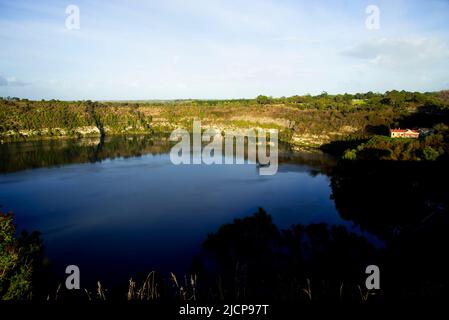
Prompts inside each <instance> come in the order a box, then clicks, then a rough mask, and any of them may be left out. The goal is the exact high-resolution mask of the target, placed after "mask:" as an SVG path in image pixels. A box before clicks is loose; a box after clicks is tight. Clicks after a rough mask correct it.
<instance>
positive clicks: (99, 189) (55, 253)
mask: <svg viewBox="0 0 449 320" xmlns="http://www.w3.org/2000/svg"><path fill="white" fill-rule="evenodd" d="M169 150H170V144H169V143H168V142H167V141H166V140H164V139H161V140H158V139H154V138H149V137H139V136H135V137H114V138H109V139H106V140H105V141H99V140H97V139H91V140H73V141H72V140H68V141H41V142H26V143H25V142H18V143H10V144H3V145H1V146H0V162H1V167H0V205H1V206H2V208H1V210H2V211H4V212H5V211H13V212H14V213H15V219H16V220H15V221H16V224H17V226H18V229H19V230H22V229H26V230H28V231H33V230H37V231H39V232H41V234H42V238H43V240H44V248H45V254H46V256H47V257H48V259H49V261H50V262H51V265H52V270H53V272H54V273H55V274H57V275H61V276H63V275H64V269H65V266H67V265H70V264H75V265H77V266H79V267H80V270H81V274H82V281H85V282H91V283H92V284H93V283H94V281H96V280H101V281H102V282H103V283H105V284H106V286H108V285H113V284H114V283H116V282H117V281H123V280H125V281H126V279H128V278H129V277H131V276H134V275H136V274H137V273H141V272H142V273H148V272H149V271H152V270H156V271H159V272H162V273H164V272H165V273H168V272H170V271H173V272H177V273H183V272H186V271H188V268H189V266H190V264H191V260H192V257H193V256H194V255H195V254H196V253H197V252H198V251H199V250H200V249H201V244H202V242H203V241H204V240H205V239H206V237H207V235H208V234H209V233H212V232H215V231H216V230H217V229H218V228H219V227H220V225H222V224H224V223H230V222H232V221H233V219H235V218H241V217H245V216H248V215H251V214H252V213H254V212H256V211H257V209H258V207H262V208H264V209H265V210H266V211H267V212H268V213H269V214H271V216H272V218H273V221H274V223H275V224H276V225H278V226H279V227H280V228H287V227H289V226H290V225H293V224H298V223H301V224H309V223H319V222H325V223H328V224H330V225H335V224H341V225H344V226H346V227H347V228H348V229H350V230H351V231H354V230H355V231H356V232H361V231H360V230H356V228H355V227H354V226H353V223H352V222H351V221H348V220H342V219H341V218H340V215H339V213H338V212H337V210H336V208H335V204H334V201H333V200H332V199H331V187H330V178H329V177H328V175H327V174H326V172H327V171H328V169H329V168H330V167H332V166H333V165H334V161H333V159H332V158H329V157H328V156H325V155H323V154H310V153H295V152H292V151H290V150H289V149H288V147H287V148H284V149H281V150H280V159H279V162H280V163H279V170H278V173H277V174H275V175H273V176H261V175H259V174H258V169H257V168H256V166H255V165H252V164H245V165H210V166H208V165H179V166H176V165H173V164H172V163H171V162H170V157H169V154H168V152H169Z"/></svg>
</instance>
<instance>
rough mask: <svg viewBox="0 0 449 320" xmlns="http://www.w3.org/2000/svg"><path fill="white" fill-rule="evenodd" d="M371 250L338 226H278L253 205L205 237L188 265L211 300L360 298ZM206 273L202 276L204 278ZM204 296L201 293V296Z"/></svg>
mask: <svg viewBox="0 0 449 320" xmlns="http://www.w3.org/2000/svg"><path fill="white" fill-rule="evenodd" d="M377 262H378V253H377V251H376V249H375V248H374V247H373V246H372V245H371V244H370V243H369V242H368V241H367V240H366V239H365V238H363V237H361V236H358V235H356V234H354V233H350V232H348V231H347V230H346V229H345V228H344V227H342V226H332V227H329V226H327V225H325V224H312V225H308V226H303V225H295V226H292V227H291V228H290V229H287V230H279V229H278V228H277V227H276V226H275V225H274V224H273V222H272V221H271V216H269V215H267V214H266V213H265V211H263V210H262V209H259V212H258V213H256V214H255V215H254V216H251V217H246V218H244V219H236V220H235V221H234V222H233V223H232V224H225V225H223V226H221V227H220V229H219V230H218V231H217V232H216V233H214V234H211V235H209V236H208V238H207V240H206V241H205V243H204V252H203V253H202V254H201V255H200V256H199V257H198V259H197V260H196V262H195V264H194V269H195V271H198V272H199V275H200V278H201V279H202V284H201V283H200V284H201V285H202V286H203V287H204V288H207V291H203V294H207V296H208V298H212V299H220V298H224V299H252V298H267V299H271V300H285V299H287V300H291V299H305V300H308V299H310V296H309V294H310V295H311V297H312V300H313V301H316V300H334V301H338V300H340V299H344V300H360V292H359V289H358V287H357V285H360V286H361V287H362V290H364V291H365V290H366V289H365V288H364V283H365V277H366V275H365V273H364V272H365V268H366V266H367V265H369V264H376V263H377ZM206 275H207V276H206ZM203 298H204V297H203Z"/></svg>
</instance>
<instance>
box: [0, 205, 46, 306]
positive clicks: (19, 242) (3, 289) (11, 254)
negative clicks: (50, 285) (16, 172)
mask: <svg viewBox="0 0 449 320" xmlns="http://www.w3.org/2000/svg"><path fill="white" fill-rule="evenodd" d="M41 266H42V243H41V240H40V238H39V233H37V232H33V233H31V234H28V233H27V232H23V233H22V234H21V235H20V237H16V227H15V225H14V223H13V215H12V213H8V214H4V213H3V212H1V211H0V300H28V299H32V298H33V294H34V293H35V292H36V285H37V284H38V283H39V282H40V280H39V279H38V278H37V277H36V273H37V272H38V271H39V269H40V268H41Z"/></svg>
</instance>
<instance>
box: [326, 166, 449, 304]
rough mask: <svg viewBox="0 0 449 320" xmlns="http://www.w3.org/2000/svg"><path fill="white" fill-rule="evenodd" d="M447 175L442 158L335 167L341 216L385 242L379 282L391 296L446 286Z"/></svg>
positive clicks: (418, 293)
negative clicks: (438, 160) (438, 159)
mask: <svg viewBox="0 0 449 320" xmlns="http://www.w3.org/2000/svg"><path fill="white" fill-rule="evenodd" d="M448 178H449V168H447V165H446V164H445V163H443V162H432V163H429V162H402V161H401V162H399V161H396V162H386V161H381V162H360V163H356V162H342V163H340V164H339V165H338V166H336V167H335V169H334V172H333V175H332V178H331V186H332V197H333V198H334V200H335V204H336V207H337V209H338V211H339V213H340V215H341V217H342V218H344V219H347V220H351V221H353V222H354V223H355V224H357V225H359V226H360V227H361V228H362V229H364V230H367V231H369V232H370V233H372V234H375V235H377V236H379V237H380V238H382V239H383V240H385V243H386V245H385V249H384V254H383V257H382V259H383V265H384V273H383V274H384V277H383V279H384V281H383V284H384V289H386V288H389V289H390V291H388V290H386V292H390V294H391V295H401V296H403V297H409V298H410V297H418V296H435V295H436V296H439V295H442V293H443V292H444V290H446V289H447V286H448V277H447V275H446V273H447V267H448V263H447V259H446V257H445V252H446V251H447V249H446V244H447V243H448V240H449V236H448V232H447V230H448V227H449V220H448V202H449V189H448V188H447V181H449V179H448Z"/></svg>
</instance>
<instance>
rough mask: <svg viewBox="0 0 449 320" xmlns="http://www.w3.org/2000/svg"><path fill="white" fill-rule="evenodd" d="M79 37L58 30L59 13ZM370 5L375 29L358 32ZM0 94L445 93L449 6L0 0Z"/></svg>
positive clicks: (437, 1) (447, 0)
mask: <svg viewBox="0 0 449 320" xmlns="http://www.w3.org/2000/svg"><path fill="white" fill-rule="evenodd" d="M71 4H73V5H77V6H78V7H79V9H80V29H79V30H76V29H72V30H69V29H67V28H66V24H65V21H66V18H67V14H66V13H65V10H66V7H67V6H68V5H71ZM368 5H377V6H378V8H379V10H380V29H378V30H369V29H367V28H366V26H365V20H366V18H367V17H368V14H367V13H366V12H365V10H366V7H367V6H368ZM0 43H1V46H0V96H18V97H21V98H30V99H52V98H55V99H64V100H82V99H92V100H103V99H106V100H109V99H175V98H213V99H217V98H241V97H255V96H256V95H258V94H266V95H272V96H276V97H279V96H290V95H294V94H306V93H311V94H317V93H320V92H322V91H327V92H329V93H344V92H364V91H379V92H383V91H386V90H391V89H398V90H402V89H404V90H412V91H434V90H441V89H448V88H449V0H426V1H421V0H416V1H414V0H388V1H377V0H368V1H354V0H352V1H349V0H342V1H331V0H324V1H310V0H309V1H301V0H298V1H282V0H278V1H264V0H257V1H256V0H239V1H234V0H223V1H216V0H200V1H195V0H190V1H187V0H185V1H181V0H174V1H171V0H165V1H151V0H149V1H143V0H142V1H137V0H129V1H124V0H123V1H116V0H109V1H106V0H105V1H96V0H86V1H75V0H70V1H50V0H45V1H38V0H28V1H24V0H14V1H13V0H11V1H5V0H0Z"/></svg>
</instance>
